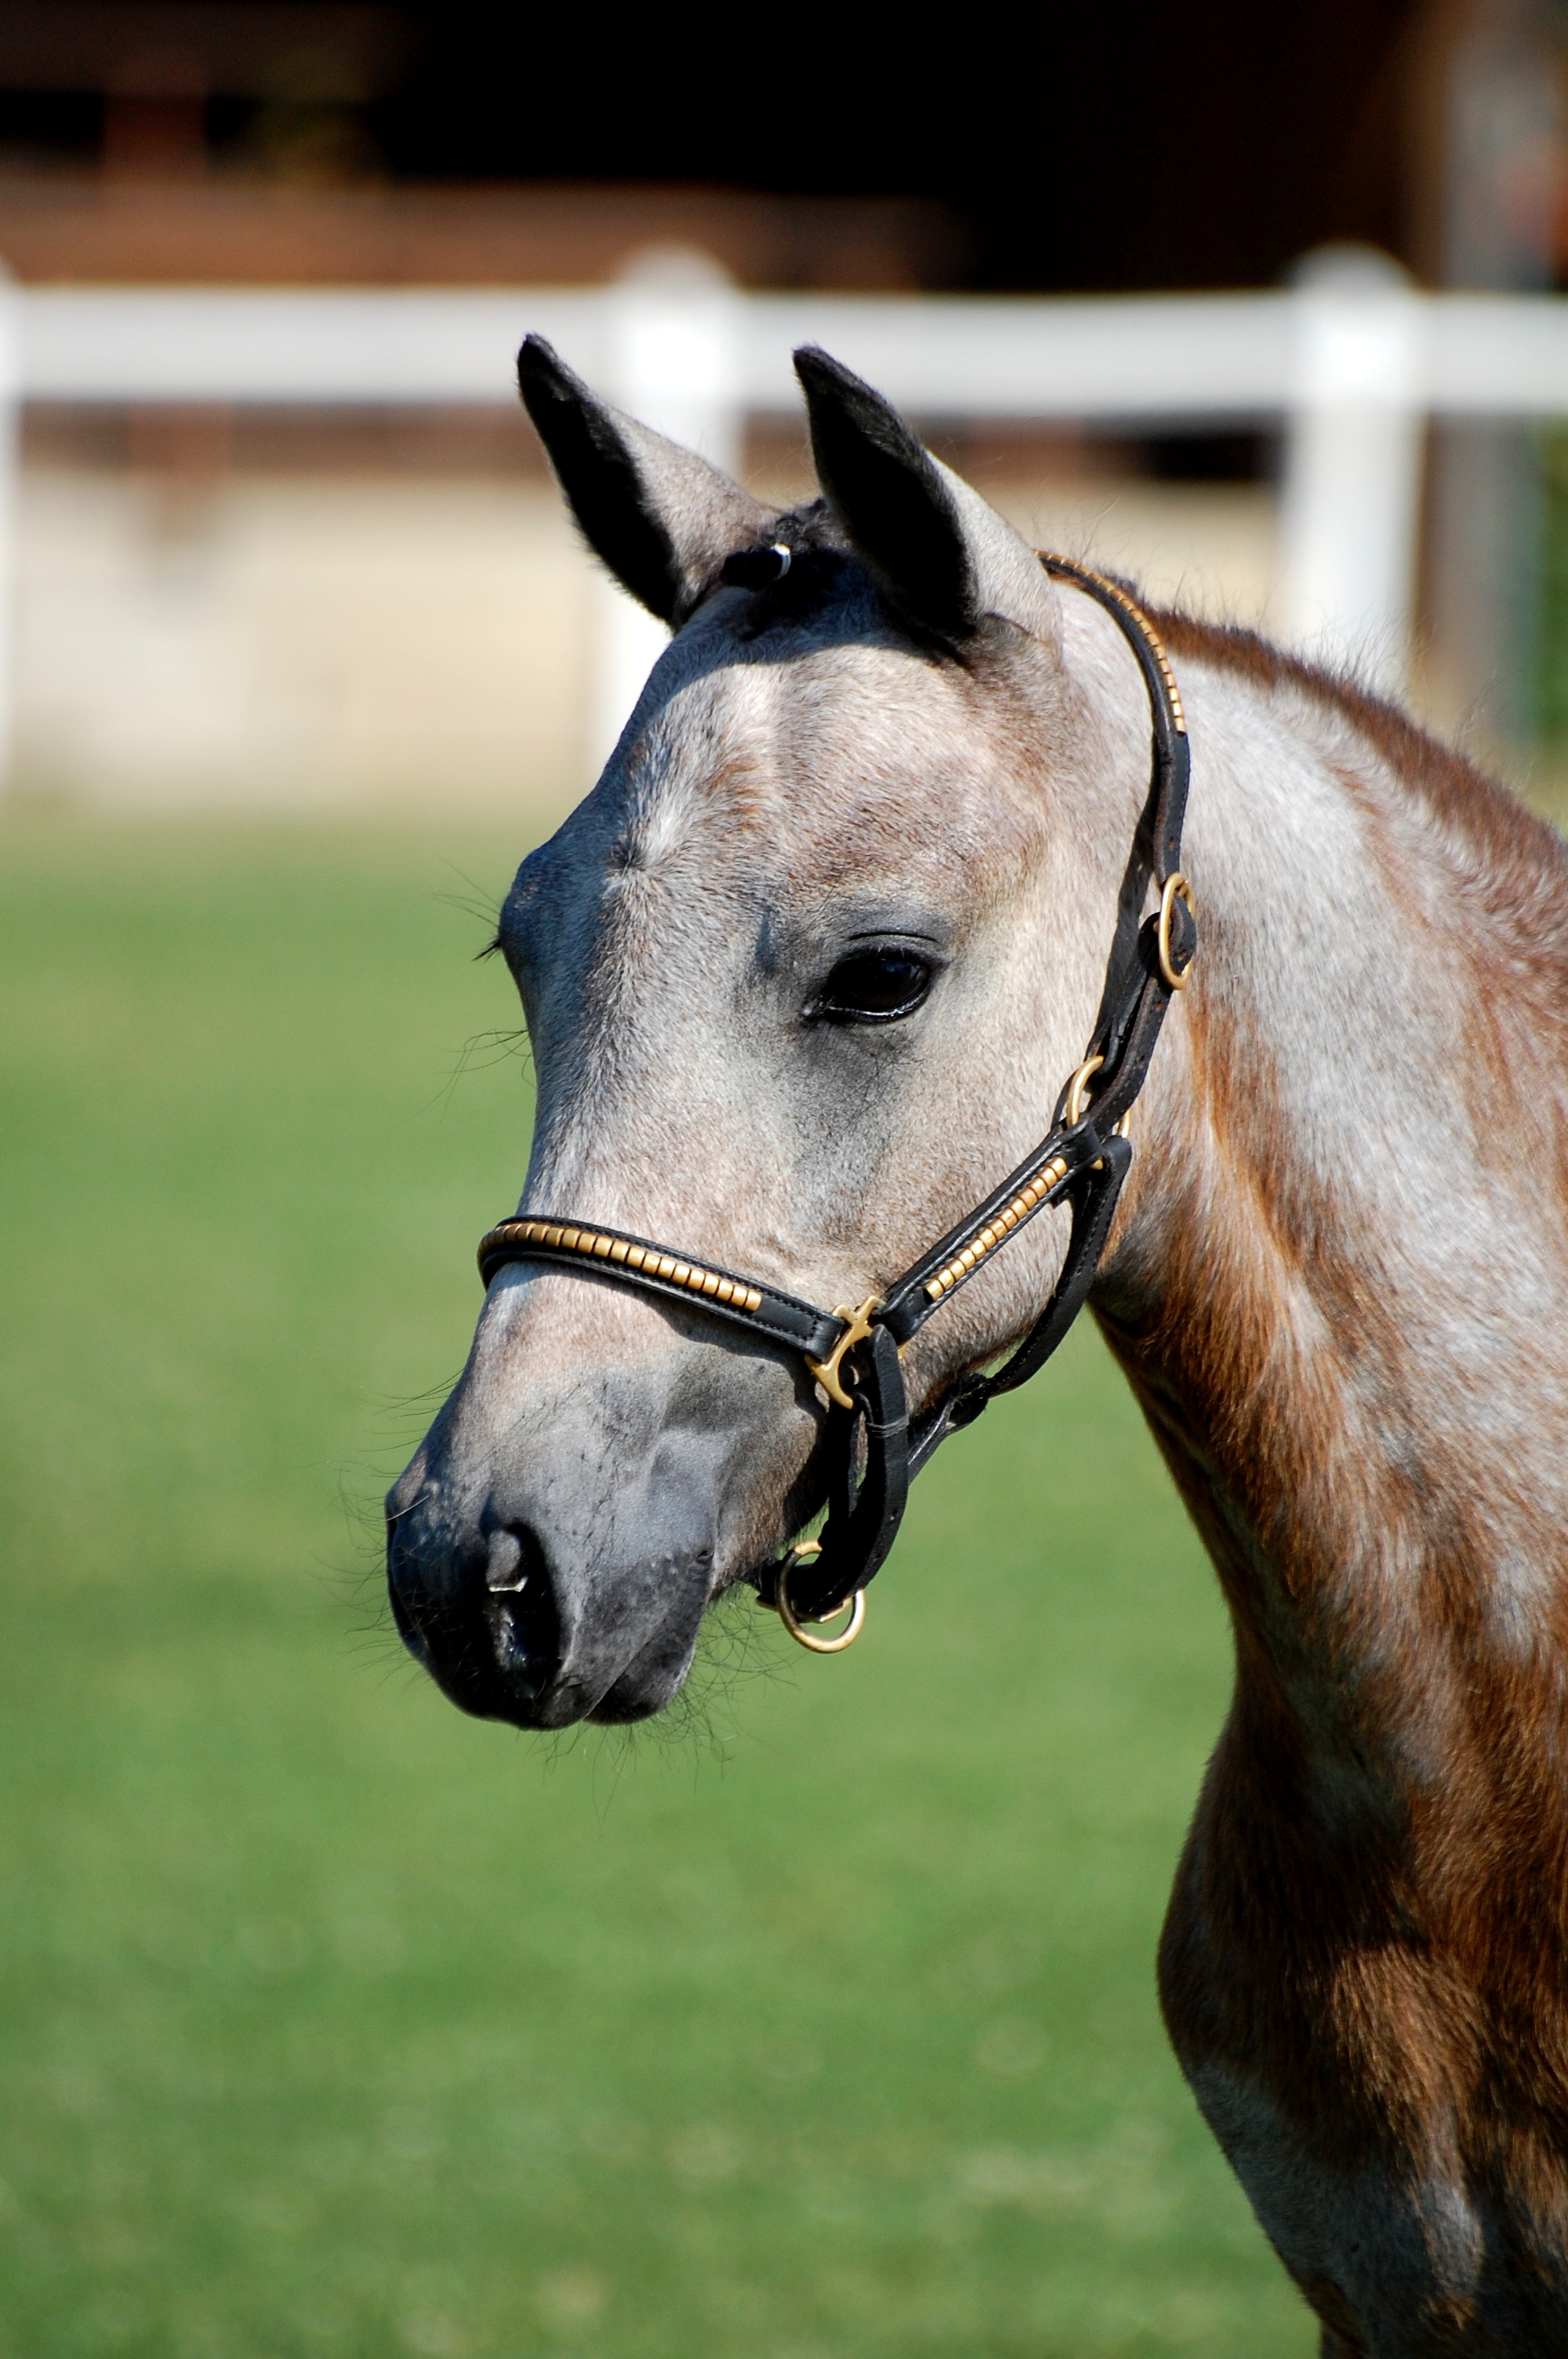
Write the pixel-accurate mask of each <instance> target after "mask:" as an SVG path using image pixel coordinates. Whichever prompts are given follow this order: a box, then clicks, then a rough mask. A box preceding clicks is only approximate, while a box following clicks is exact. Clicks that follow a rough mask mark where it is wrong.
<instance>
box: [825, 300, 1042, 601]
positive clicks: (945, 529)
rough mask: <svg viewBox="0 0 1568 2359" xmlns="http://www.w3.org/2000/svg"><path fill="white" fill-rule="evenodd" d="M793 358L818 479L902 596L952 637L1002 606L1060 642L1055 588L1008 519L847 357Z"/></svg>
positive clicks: (866, 554) (886, 584)
mask: <svg viewBox="0 0 1568 2359" xmlns="http://www.w3.org/2000/svg"><path fill="white" fill-rule="evenodd" d="M795 374H796V375H797V376H798V377H799V379H800V382H801V386H802V388H803V389H804V391H805V394H806V409H807V411H808V412H809V414H810V419H811V449H812V455H813V457H814V458H815V460H816V473H817V478H818V480H819V482H820V483H821V485H822V488H823V490H824V491H825V492H826V493H827V498H828V502H829V504H830V505H831V506H832V508H833V510H834V512H835V514H836V515H837V516H838V520H839V522H840V523H841V524H842V525H843V526H844V528H845V530H846V531H847V532H848V533H849V538H850V539H851V540H852V541H853V542H854V544H855V547H856V548H857V549H859V551H860V555H861V556H862V557H863V558H865V560H867V562H868V563H869V564H870V566H871V570H872V571H873V572H874V573H875V574H876V575H877V576H878V578H879V580H880V581H881V583H882V586H883V588H884V589H885V590H886V591H887V592H888V594H889V596H890V597H891V598H892V601H893V603H894V604H895V605H897V606H900V607H902V608H903V610H904V612H905V613H906V614H909V615H911V616H912V617H913V619H914V621H916V622H918V623H920V624H922V625H924V626H925V628H926V629H927V630H932V631H935V633H936V634H937V635H938V636H940V637H942V638H944V639H948V640H951V641H954V642H961V641H963V640H965V639H967V638H969V637H972V636H973V635H974V633H975V632H976V631H978V630H979V627H980V625H981V624H982V623H983V621H984V620H985V617H986V616H987V615H988V614H1000V615H1002V616H1004V617H1005V618H1006V620H1007V621H1009V622H1011V623H1016V624H1017V625H1018V626H1019V628H1020V629H1021V630H1023V631H1027V632H1028V633H1029V634H1030V635H1031V636H1032V637H1033V638H1037V639H1044V640H1045V641H1046V642H1047V643H1048V644H1049V645H1052V646H1054V645H1055V644H1056V641H1057V638H1058V636H1059V623H1058V615H1057V607H1056V595H1055V592H1054V590H1053V589H1052V587H1051V583H1050V582H1049V580H1048V579H1047V577H1046V574H1045V571H1044V567H1043V566H1042V565H1041V563H1040V561H1039V560H1038V559H1037V558H1036V556H1035V554H1034V552H1033V549H1031V548H1030V547H1029V545H1028V543H1027V542H1026V541H1024V540H1022V539H1021V538H1019V536H1018V534H1017V533H1015V532H1014V530H1013V528H1012V527H1011V525H1010V524H1009V523H1008V522H1007V521H1006V519H1005V518H1004V517H1002V516H998V514H997V512H996V510H995V509H994V508H993V507H991V506H989V503H988V502H987V501H985V500H983V499H981V497H980V495H979V492H976V491H972V490H971V489H970V487H969V485H968V484H966V483H964V482H963V481H962V480H961V479H960V478H959V477H958V476H957V475H955V474H954V473H953V472H952V470H951V469H950V468H948V467H945V466H944V465H943V464H942V462H941V461H940V460H939V459H934V458H933V457H932V455H931V453H930V451H928V450H926V448H925V444H924V443H923V442H922V441H921V440H919V439H918V437H917V436H916V435H914V433H912V432H911V430H910V429H909V427H908V426H907V425H906V424H905V422H904V420H903V419H902V418H901V417H900V416H899V413H898V411H897V410H896V409H895V408H893V407H892V403H891V402H890V401H885V400H884V399H883V398H882V396H881V394H880V393H878V392H876V391H875V390H874V389H873V388H872V387H871V386H869V385H866V384H864V383H863V382H862V381H861V379H860V377H858V376H855V375H852V374H851V372H850V371H849V369H847V368H845V367H844V365H843V364H842V363H841V362H839V361H836V360H834V359H833V358H832V357H831V355H830V354H829V353H825V352H823V351H821V350H820V349H819V348H818V347H817V346H816V345H815V344H806V345H803V346H802V348H801V350H800V351H799V352H797V353H796V354H795Z"/></svg>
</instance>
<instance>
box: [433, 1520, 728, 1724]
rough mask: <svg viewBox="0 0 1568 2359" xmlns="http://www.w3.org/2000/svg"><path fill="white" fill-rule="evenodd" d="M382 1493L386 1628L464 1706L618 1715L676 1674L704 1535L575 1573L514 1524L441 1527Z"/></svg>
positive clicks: (556, 1717) (693, 1608)
mask: <svg viewBox="0 0 1568 2359" xmlns="http://www.w3.org/2000/svg"><path fill="white" fill-rule="evenodd" d="M389 1506H390V1508H391V1512H389V1514H388V1517H387V1550H386V1560H387V1593H388V1596H389V1598H390V1600H391V1604H392V1613H393V1618H394V1620H395V1623H396V1625H397V1629H398V1634H399V1636H401V1637H402V1639H403V1642H404V1644H405V1645H406V1647H407V1648H408V1649H409V1652H410V1653H411V1654H412V1655H413V1656H414V1657H415V1658H416V1660H417V1661H418V1662H420V1663H421V1664H423V1666H424V1668H425V1669H427V1671H428V1672H429V1674H430V1676H431V1678H432V1679H433V1680H435V1681H436V1684H437V1685H438V1687H439V1688H440V1690H441V1691H442V1693H443V1694H444V1695H446V1696H448V1697H449V1699H450V1700H451V1701H452V1702H453V1703H455V1704H457V1705H458V1706H459V1707H460V1710H462V1711H463V1712H472V1713H473V1714H474V1715H475V1716H476V1717H477V1718H479V1719H481V1720H503V1721H509V1722H510V1723H512V1724H513V1726H514V1727H516V1728H529V1729H553V1728H566V1727H569V1726H570V1725H571V1723H573V1722H574V1721H579V1720H593V1721H598V1722H607V1723H624V1722H628V1721H635V1720H645V1719H647V1718H648V1717H649V1715H650V1714H652V1713H654V1712H660V1711H662V1710H663V1708H664V1706H665V1704H666V1703H668V1702H669V1701H670V1699H671V1697H672V1696H673V1695H674V1694H675V1692H676V1689H677V1688H678V1687H679V1686H680V1683H681V1681H682V1680H683V1679H684V1678H685V1676H686V1673H687V1669H688V1668H689V1667H690V1663H691V1658H692V1653H693V1650H694V1647H695V1645H696V1640H697V1626H698V1624H699V1623H700V1621H701V1619H702V1613H703V1608H704V1607H705V1606H706V1604H707V1603H708V1594H709V1586H710V1581H711V1574H712V1563H713V1552H712V1549H711V1548H709V1547H703V1546H697V1547H687V1548H684V1549H682V1548H670V1547H665V1548H659V1547H657V1546H654V1547H653V1548H650V1549H649V1550H648V1552H647V1554H646V1555H644V1556H642V1557H641V1558H640V1559H639V1560H638V1561H637V1562H636V1563H635V1564H633V1565H628V1566H623V1567H620V1568H618V1569H617V1573H618V1577H611V1578H609V1579H603V1578H601V1579H599V1580H595V1579H593V1578H592V1577H591V1576H590V1577H589V1578H587V1579H583V1580H581V1581H579V1580H578V1579H575V1578H574V1577H573V1575H572V1573H571V1572H570V1571H568V1570H566V1569H563V1568H560V1567H557V1566H555V1565H553V1564H552V1562H551V1559H550V1552H549V1550H548V1549H547V1548H546V1544H545V1542H544V1541H543V1540H542V1539H541V1538H540V1537H539V1535H538V1534H537V1533H536V1532H535V1530H533V1529H532V1528H531V1527H528V1526H527V1525H522V1524H495V1525H492V1526H489V1527H487V1528H483V1529H475V1530H472V1531H470V1532H466V1533H462V1534H460V1535H454V1534H449V1533H447V1532H444V1531H442V1530H441V1529H440V1528H439V1526H438V1525H433V1523H432V1519H429V1518H427V1517H424V1516H422V1515H421V1513H420V1511H419V1509H418V1508H417V1507H416V1508H415V1509H414V1510H412V1511H411V1512H409V1511H405V1512H403V1513H398V1512H397V1511H396V1507H395V1498H394V1502H392V1503H389ZM652 1537H653V1536H650V1538H652Z"/></svg>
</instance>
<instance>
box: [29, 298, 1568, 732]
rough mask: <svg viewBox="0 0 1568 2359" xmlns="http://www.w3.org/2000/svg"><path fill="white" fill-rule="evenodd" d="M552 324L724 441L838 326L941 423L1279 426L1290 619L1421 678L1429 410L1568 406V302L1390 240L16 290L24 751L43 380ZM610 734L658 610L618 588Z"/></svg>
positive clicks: (481, 365) (448, 373)
mask: <svg viewBox="0 0 1568 2359" xmlns="http://www.w3.org/2000/svg"><path fill="white" fill-rule="evenodd" d="M529 330H535V331H537V332H540V333H542V334H544V335H546V336H547V337H549V339H550V340H551V342H554V343H556V344H557V345H558V346H559V348H560V349H561V351H562V353H563V354H564V355H565V356H566V357H568V358H569V359H570V360H571V361H572V363H573V364H574V365H576V366H577V367H578V368H579V369H580V371H581V372H582V373H583V375H586V376H589V378H591V379H592V380H593V381H594V382H595V383H596V384H597V385H598V386H600V387H601V388H602V389H603V390H604V391H605V392H606V393H608V394H609V395H610V396H611V398H613V399H615V400H617V401H619V402H620V403H621V404H622V406H623V407H625V408H629V409H632V410H633V411H635V412H636V413H637V414H638V415H639V416H641V417H643V418H644V419H648V420H649V422H650V423H652V424H654V425H657V426H660V427H662V428H663V429H665V431H666V432H669V433H673V434H676V435H677V436H679V437H680V438H681V439H683V440H687V441H690V442H693V443H695V444H696V445H697V447H699V448H701V449H703V450H705V451H707V452H708V455H709V456H711V457H712V458H714V459H715V460H717V461H719V462H720V463H730V464H733V463H734V462H735V461H736V459H737V457H738V454H739V450H740V444H741V430H742V428H743V425H744V421H745V419H746V418H747V417H748V416H749V415H753V416H755V415H762V416H768V415H775V416H776V415H778V414H781V413H792V412H795V410H796V409H797V407H798V394H797V391H796V387H795V378H794V375H793V373H792V371H791V367H790V353H791V352H792V350H793V349H794V347H795V345H796V344H800V343H806V342H816V343H821V344H825V345H826V346H827V348H828V349H829V350H830V351H832V352H833V353H836V354H838V357H839V358H841V359H843V360H844V361H847V362H848V363H849V365H850V366H851V367H853V368H856V369H858V370H860V372H861V373H862V374H863V375H865V376H867V377H868V378H870V379H871V382H872V383H873V384H876V385H878V386H881V388H882V389H883V390H884V391H885V392H887V393H888V394H889V395H891V396H892V398H893V399H894V400H896V401H897V402H899V403H900V404H901V405H902V406H903V408H906V409H908V410H910V411H911V412H912V413H914V416H915V417H916V418H917V419H925V420H926V421H931V422H941V423H946V424H950V425H957V424H960V423H962V422H964V421H966V420H972V419H991V420H999V421H1000V420H1014V421H1018V420H1031V419H1034V420H1040V421H1045V420H1051V419H1075V420H1083V421H1086V422H1091V423H1094V422H1098V423H1101V424H1105V425H1109V426H1111V427H1113V428H1114V427H1118V426H1119V427H1125V428H1128V429H1131V428H1134V427H1136V426H1139V425H1144V426H1148V425H1152V424H1161V425H1164V426H1169V427H1176V428H1180V427H1188V428H1194V429H1197V428H1203V427H1205V426H1209V425H1225V424H1237V423H1258V424H1268V423H1276V422H1277V423H1278V424H1279V425H1280V426H1281V429H1282V431H1283V437H1284V452H1285V458H1284V480H1283V485H1282V496H1281V579H1280V587H1279V593H1278V597H1277V599H1276V607H1275V619H1276V624H1277V626H1278V627H1279V628H1280V630H1281V635H1282V636H1285V637H1286V638H1287V639H1289V640H1292V641H1293V642H1295V643H1297V644H1300V645H1302V646H1304V647H1315V648H1318V649H1321V650H1323V651H1325V652H1328V653H1331V654H1344V655H1348V656H1350V657H1352V658H1355V659H1357V661H1359V662H1360V663H1361V664H1362V665H1363V667H1364V668H1366V669H1368V670H1369V671H1370V672H1371V673H1372V674H1373V675H1374V676H1375V677H1379V678H1380V679H1382V680H1383V681H1384V682H1385V683H1386V684H1387V685H1389V686H1391V687H1397V686H1398V685H1399V683H1400V679H1402V676H1403V673H1404V670H1405V667H1406V663H1407V660H1408V651H1409V642H1410V631H1411V595H1412V585H1413V582H1414V578H1415V563H1416V555H1417V534H1418V518H1419V508H1420V483H1421V462H1422V441H1423V436H1424V429H1425V423H1426V420H1427V419H1428V418H1429V417H1432V416H1443V417H1465V418H1484V417H1491V418H1527V417H1543V416H1552V415H1563V416H1568V299H1559V298H1552V297H1539V298H1536V297H1516V296H1507V297H1501V296H1499V297H1490V296H1475V295H1444V296H1424V295H1422V294H1419V293H1418V292H1416V291H1415V290H1414V289H1413V288H1411V286H1410V285H1409V284H1408V283H1407V282H1406V281H1405V280H1404V279H1403V278H1402V277H1400V275H1399V274H1398V273H1397V272H1396V271H1395V270H1394V269H1393V267H1392V266H1391V265H1383V264H1380V263H1379V261H1378V260H1377V258H1376V257H1372V256H1349V257H1336V256H1332V255H1329V256H1323V257H1320V258H1319V259H1318V260H1317V262H1316V263H1315V264H1314V265H1312V266H1308V268H1307V270H1306V271H1305V272H1304V273H1303V277H1302V279H1301V281H1300V283H1299V285H1298V286H1297V287H1296V288H1294V289H1293V290H1292V291H1291V292H1289V293H1283V294H1258V295H1227V296H1201V297H1165V296H1161V297H1138V298H1125V299H1124V298H1107V299H1069V300H1038V299H1017V300H1013V299H990V298H979V297H976V298H968V297H954V298H943V299H931V298H909V297H892V296H890V297H875V298H867V297H848V296H844V297H839V296H813V295H799V296H797V295H744V294H741V293H739V292H737V291H735V290H734V289H732V288H730V287H728V286H727V285H725V284H724V283H723V282H722V281H720V280H718V279H717V278H712V277H705V276H703V275H701V274H700V273H699V272H693V273H690V274H688V275H687V276H686V277H656V276H649V277H629V278H628V279H626V280H623V281H622V282H621V283H620V284H619V285H617V286H615V287H613V288H595V289H589V290H583V289H562V288H495V289H481V290H472V289H462V290H458V289H418V288H415V289H407V290H401V289H398V290H370V289H320V290H317V289H273V288H261V289H244V290H238V289H223V288H27V289H22V288H16V287H6V288H3V289H0V768H3V767H4V766H5V763H6V761H7V758H8V748H9V744H10V734H11V733H10V725H9V718H10V702H11V699H10V679H11V669H12V668H11V659H10V650H11V641H12V617H13V614H14V608H15V596H16V591H15V579H14V577H15V557H14V549H15V537H14V516H15V500H16V484H15V475H16V448H17V434H16V419H17V412H18V408H19V405H20V404H22V403H26V402H64V403H73V404H94V403H98V404H115V405H127V404H129V405H137V406H140V405H145V404H157V403H160V402H174V403H182V404H200V403H207V402H211V403H224V404H234V405H254V406H265V405H271V406H276V405H286V404H301V405H314V406H331V405H344V406H349V405H352V406H365V407H372V406H383V405H385V406H399V405H401V406H406V407H407V406H429V405H454V404H466V403H472V404H476V405H478V404H494V403H502V402H509V401H511V400H512V399H513V398H514V380H513V375H512V365H513V356H514V353H515V350H516V346H517V343H518V342H519V340H520V338H521V336H522V335H523V334H524V332H527V331H529ZM601 614H602V627H601V633H600V636H601V642H602V644H601V647H600V654H599V658H598V666H599V670H598V683H597V687H596V691H595V694H596V708H597V710H596V719H595V726H594V734H595V737H596V740H597V741H598V745H599V746H600V749H602V748H603V747H604V746H605V745H607V744H608V742H610V741H611V740H612V738H613V734H614V731H615V729H616V728H617V727H618V726H619V723H620V721H621V720H622V718H623V717H624V715H625V713H626V712H627V711H628V710H629V709H630V705H631V703H632V701H633V698H634V696H635V692H636V690H637V688H638V687H639V686H640V684H641V680H642V678H643V674H644V672H645V670H646V668H647V665H648V663H649V661H650V660H651V659H652V656H653V654H654V651H655V650H656V647H657V645H658V634H657V631H656V628H655V627H654V626H652V625H649V624H648V622H647V618H645V617H643V616H642V615H641V614H639V613H638V612H637V610H635V609H633V607H632V606H631V605H630V603H629V602H627V601H624V600H619V599H616V598H614V597H613V595H612V593H610V592H606V595H605V599H604V601H603V602H602V607H601Z"/></svg>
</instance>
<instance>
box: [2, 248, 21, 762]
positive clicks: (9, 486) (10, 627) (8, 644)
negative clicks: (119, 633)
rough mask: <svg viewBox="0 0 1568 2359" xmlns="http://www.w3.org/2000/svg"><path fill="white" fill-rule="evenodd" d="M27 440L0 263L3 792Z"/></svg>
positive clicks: (9, 745)
mask: <svg viewBox="0 0 1568 2359" xmlns="http://www.w3.org/2000/svg"><path fill="white" fill-rule="evenodd" d="M21 440H22V319H21V301H20V298H19V296H18V294H17V291H16V284H15V282H14V281H13V279H12V278H11V276H10V274H9V272H8V271H7V270H6V269H5V265H4V264H3V263H0V793H4V792H5V788H6V787H7V786H8V785H9V783H10V780H11V774H12V770H13V768H14V766H15V761H16V603H17V575H18V571H19V568H18V565H17V560H16V484H17V476H18V473H19V472H20V467H21Z"/></svg>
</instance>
